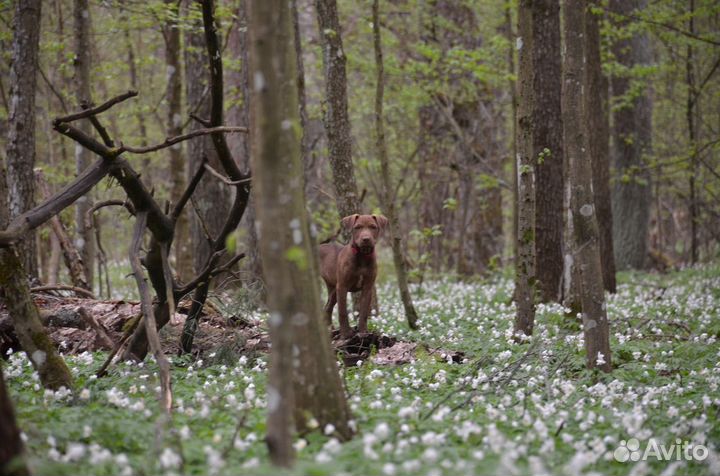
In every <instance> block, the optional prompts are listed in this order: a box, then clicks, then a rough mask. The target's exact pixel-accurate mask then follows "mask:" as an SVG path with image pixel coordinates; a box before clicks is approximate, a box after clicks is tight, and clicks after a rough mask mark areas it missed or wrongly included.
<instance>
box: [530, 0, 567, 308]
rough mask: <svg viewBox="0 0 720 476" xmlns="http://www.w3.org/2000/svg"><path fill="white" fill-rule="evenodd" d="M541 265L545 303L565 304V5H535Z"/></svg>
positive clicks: (544, 1)
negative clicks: (562, 46) (562, 44)
mask: <svg viewBox="0 0 720 476" xmlns="http://www.w3.org/2000/svg"><path fill="white" fill-rule="evenodd" d="M532 35H533V38H532V64H533V79H532V82H533V109H532V111H533V112H532V114H533V119H532V138H533V139H532V140H533V151H532V157H531V159H532V161H533V162H534V167H535V180H536V184H535V187H536V189H537V190H539V191H540V192H541V193H538V194H537V196H536V198H535V253H536V254H535V261H536V273H537V288H538V291H539V294H538V296H539V299H540V300H542V301H543V302H547V301H558V300H559V299H560V294H561V293H560V282H561V279H562V274H563V249H562V248H563V239H562V237H563V235H562V233H563V191H564V190H563V140H562V139H563V138H562V117H561V113H560V75H561V73H560V4H559V3H558V1H557V0H535V1H533V2H532Z"/></svg>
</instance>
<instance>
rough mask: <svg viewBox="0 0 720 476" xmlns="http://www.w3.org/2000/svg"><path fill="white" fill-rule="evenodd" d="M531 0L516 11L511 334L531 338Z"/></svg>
mask: <svg viewBox="0 0 720 476" xmlns="http://www.w3.org/2000/svg"><path fill="white" fill-rule="evenodd" d="M531 3H532V2H531V0H521V2H520V6H519V10H518V32H519V35H520V38H519V40H518V48H519V50H520V51H519V68H518V82H519V87H518V93H519V94H518V125H517V131H518V137H517V158H516V160H517V169H518V178H517V182H518V234H517V237H516V238H517V242H518V243H517V249H518V254H517V258H516V264H515V301H516V306H517V313H516V315H515V327H514V331H513V332H514V333H515V334H516V335H517V334H520V333H522V334H525V335H527V336H530V335H532V333H533V327H534V325H535V167H534V160H533V159H534V157H533V139H532V130H533V107H534V95H535V94H534V91H533V62H532V56H533V53H532V52H533V44H532V42H533V36H532V13H531V11H530V8H531Z"/></svg>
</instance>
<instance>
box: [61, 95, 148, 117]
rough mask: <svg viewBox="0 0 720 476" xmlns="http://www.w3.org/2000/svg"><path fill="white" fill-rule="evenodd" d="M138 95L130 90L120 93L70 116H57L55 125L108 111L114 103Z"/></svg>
mask: <svg viewBox="0 0 720 476" xmlns="http://www.w3.org/2000/svg"><path fill="white" fill-rule="evenodd" d="M137 95H138V93H137V91H128V92H126V93H124V94H120V95H119V96H115V97H114V98H112V99H109V100H107V101H105V102H104V103H102V104H100V105H99V106H96V107H91V108H88V109H85V110H84V111H81V112H76V113H75V114H70V115H68V116H62V117H57V118H55V119H54V120H53V125H54V126H55V125H57V124H60V123H63V122H73V121H77V120H79V119H84V118H86V117H90V116H94V115H96V114H100V113H101V112H105V111H107V110H108V109H110V108H111V107H113V106H114V105H116V104H119V103H121V102H123V101H126V100H128V99H130V98H133V97H135V96H137Z"/></svg>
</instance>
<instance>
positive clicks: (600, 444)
mask: <svg viewBox="0 0 720 476" xmlns="http://www.w3.org/2000/svg"><path fill="white" fill-rule="evenodd" d="M412 291H413V294H414V297H415V304H416V307H417V309H418V312H419V314H420V326H421V329H420V330H419V331H410V330H408V329H407V326H406V325H405V322H404V317H403V313H402V305H401V303H400V301H399V298H398V296H397V293H396V290H395V289H394V287H393V285H392V283H391V282H388V283H384V284H383V285H382V286H381V287H380V289H379V290H378V292H379V302H380V303H381V314H380V315H379V316H376V317H375V318H374V319H372V320H371V326H373V327H374V328H375V329H376V330H378V331H381V332H383V333H384V334H388V335H394V336H397V337H398V339H400V340H405V341H414V342H417V343H423V344H425V347H420V350H418V352H417V353H416V359H415V361H414V362H412V363H409V364H404V365H397V366H382V365H377V364H375V363H373V362H372V359H370V360H369V361H366V362H362V363H361V364H360V365H359V366H356V367H353V368H347V369H344V370H343V374H344V379H345V382H346V386H347V391H348V395H349V400H350V405H351V408H352V413H353V415H354V419H355V420H354V421H355V424H356V425H357V428H358V434H357V436H356V437H355V438H354V439H353V440H352V441H350V442H345V443H343V442H340V441H338V440H337V439H335V437H334V432H333V428H319V429H318V430H317V431H315V432H313V433H311V434H307V435H298V436H297V438H296V447H297V450H298V451H297V455H298V462H297V465H296V466H295V468H294V469H293V470H291V471H289V474H308V475H325V474H328V475H330V474H353V475H369V474H387V475H403V474H427V475H445V474H447V475H456V474H476V475H485V474H487V475H493V474H536V475H537V474H567V475H575V474H608V475H625V474H633V475H642V474H647V475H651V474H652V475H654V474H664V475H671V474H676V475H681V474H688V475H690V474H692V475H698V474H700V475H703V474H718V473H719V472H720V453H718V446H719V445H720V424H718V414H719V413H720V392H719V391H718V384H719V383H720V364H718V362H719V361H720V344H718V337H719V336H720V317H719V316H720V267H718V266H717V265H713V266H704V267H698V268H694V269H688V270H683V271H679V272H675V273H672V274H667V275H648V274H640V273H632V274H630V273H627V274H621V275H620V285H619V289H618V293H617V294H616V295H613V296H610V297H609V298H608V301H607V309H608V315H609V318H610V322H611V346H612V352H613V355H612V359H613V364H614V366H615V370H614V371H613V372H612V373H611V374H601V373H597V372H590V371H587V370H586V369H585V367H584V359H585V357H584V352H583V345H582V334H581V331H580V326H579V325H578V323H579V318H578V317H577V316H568V315H567V313H566V312H565V311H566V310H565V309H563V308H562V307H561V306H559V305H556V304H552V305H540V306H539V307H538V312H537V318H536V327H535V336H534V338H533V339H532V340H531V341H529V342H526V343H522V344H515V343H513V341H512V338H511V331H512V319H513V315H514V305H513V304H512V303H511V300H510V297H511V296H512V283H511V281H509V280H508V279H507V278H506V277H502V276H497V277H495V278H490V279H487V280H484V281H473V282H460V281H457V280H454V279H452V278H449V277H448V278H441V279H436V280H434V281H430V282H425V283H424V284H423V286H422V289H418V287H417V286H415V287H414V288H413V290H412ZM436 349H439V350H436ZM445 351H461V352H463V355H464V359H465V360H464V362H462V363H453V362H452V361H451V360H450V359H445V358H444V352H445ZM104 357H105V355H104V354H84V355H79V356H67V361H68V364H69V366H70V367H71V370H72V372H73V374H74V375H75V378H76V379H77V391H76V393H75V394H74V395H70V394H68V393H66V392H58V393H51V392H45V391H44V390H43V389H41V388H40V386H39V384H38V379H37V376H36V375H35V374H34V373H33V371H32V369H31V367H30V365H29V364H28V362H27V360H26V358H25V356H24V355H23V354H21V353H18V354H14V355H12V356H11V357H10V359H9V362H8V363H6V364H5V367H4V371H5V374H6V377H7V378H8V381H9V386H10V392H11V397H12V399H13V401H14V403H15V405H16V412H17V414H18V419H19V424H20V426H21V427H22V429H23V432H24V436H25V439H26V445H27V449H28V454H29V460H30V464H31V466H32V468H33V470H34V472H35V473H36V474H45V475H51V474H52V475H65V474H67V475H71V474H72V475H90V474H93V475H106V474H107V475H110V474H127V475H131V474H137V475H151V474H278V471H277V470H276V469H274V468H272V467H271V466H270V465H269V462H268V457H267V450H266V448H265V444H264V440H263V437H264V433H265V388H266V387H265V382H266V370H267V369H266V356H265V355H264V354H254V355H246V356H234V357H231V358H228V356H224V357H223V358H222V360H221V361H222V362H224V364H221V363H219V361H218V360H217V358H218V356H217V355H213V354H210V355H208V356H206V358H205V360H204V361H192V360H191V359H189V358H187V357H183V358H178V357H173V358H171V360H172V362H173V367H172V377H173V389H174V399H175V400H174V413H173V418H172V424H171V427H170V428H166V427H163V426H162V425H161V424H160V423H159V418H158V415H159V413H160V412H159V410H158V405H157V400H156V390H157V385H158V381H157V378H156V373H155V370H156V367H155V365H154V364H153V363H152V362H147V363H145V364H141V365H129V364H123V363H120V364H118V365H116V366H114V367H113V368H112V370H111V372H110V374H109V376H107V377H105V378H102V379H95V378H94V377H93V373H94V371H95V370H96V369H97V368H98V367H99V366H100V365H101V363H102V361H103V359H104ZM631 438H635V439H637V441H638V444H639V449H638V450H637V451H636V452H633V453H630V452H629V450H632V449H634V446H633V444H630V443H628V442H630V441H631V440H630V439H631ZM653 442H654V443H653ZM678 442H679V443H678ZM678 444H679V445H680V446H682V445H685V444H692V445H695V447H696V448H700V446H702V448H705V449H706V450H707V453H706V457H705V458H704V459H703V460H702V461H697V460H689V461H688V460H686V459H685V458H684V455H680V452H675V447H672V448H671V445H678ZM652 445H664V447H665V449H666V450H668V451H670V453H668V455H671V456H672V457H671V458H662V459H663V460H662V461H661V460H659V459H658V458H656V457H654V456H653V455H652V454H651V455H650V456H649V457H647V458H643V456H647V455H644V454H642V453H644V452H645V451H644V450H645V449H646V448H647V447H648V446H652ZM618 448H620V449H619V450H618ZM626 449H627V452H625V453H624V451H625V450H626ZM616 450H617V451H616ZM697 451H700V450H697ZM636 455H637V456H638V458H637V460H634V459H633V458H634V457H635V456H636ZM677 455H680V456H681V457H680V458H677V457H676V456H677ZM698 455H699V454H698ZM614 456H618V457H619V458H620V459H623V457H624V456H628V461H625V462H621V461H616V458H615V457H614ZM661 457H662V455H661ZM643 459H644V460H643Z"/></svg>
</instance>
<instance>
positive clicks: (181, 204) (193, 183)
mask: <svg viewBox="0 0 720 476" xmlns="http://www.w3.org/2000/svg"><path fill="white" fill-rule="evenodd" d="M206 163H207V157H204V156H203V158H202V160H201V163H200V166H199V167H198V169H197V170H196V171H195V175H193V178H192V180H190V183H189V184H188V186H187V188H186V189H185V191H184V192H183V194H182V196H181V197H180V199H179V200H178V202H177V203H176V204H175V206H174V207H173V209H172V212H171V213H170V219H171V220H172V221H173V222H176V221H177V220H178V218H179V217H180V214H181V213H182V211H183V208H185V205H187V202H188V200H190V197H191V196H192V194H193V193H195V189H196V188H197V186H198V184H199V183H200V180H202V178H203V176H204V175H205V167H204V165H205V164H206Z"/></svg>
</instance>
